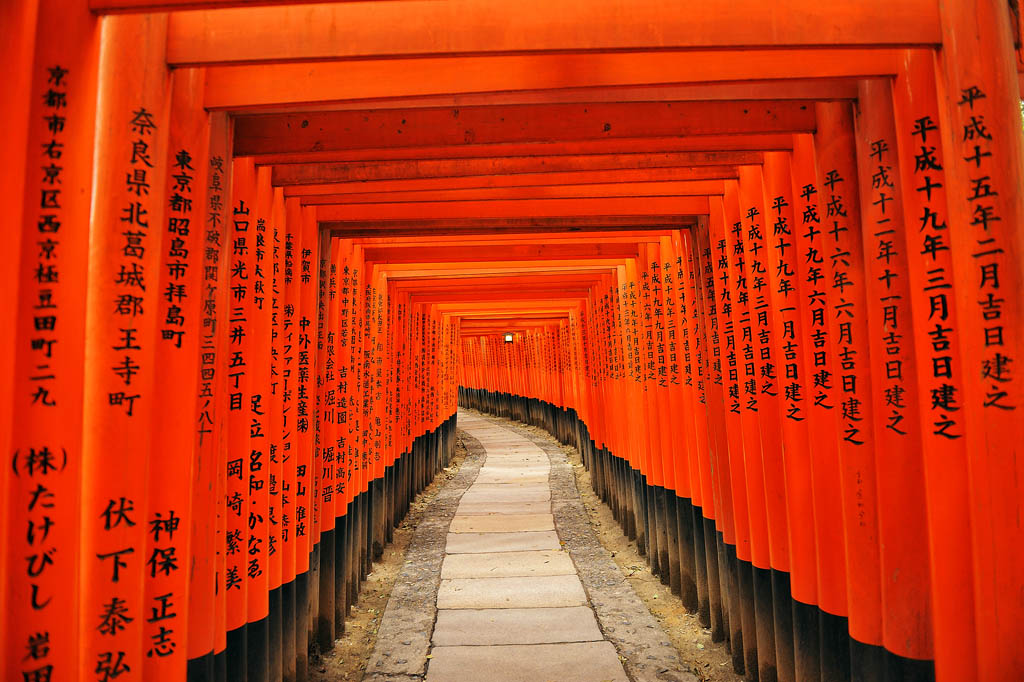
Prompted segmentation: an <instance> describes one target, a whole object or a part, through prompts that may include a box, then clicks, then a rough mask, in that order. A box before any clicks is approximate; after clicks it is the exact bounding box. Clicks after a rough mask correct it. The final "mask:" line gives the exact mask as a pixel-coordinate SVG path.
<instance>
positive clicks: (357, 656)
mask: <svg viewBox="0 0 1024 682" xmlns="http://www.w3.org/2000/svg"><path fill="white" fill-rule="evenodd" d="M465 458H466V447H465V445H463V443H462V439H461V438H457V439H456V442H455V455H454V457H453V458H452V462H451V464H450V465H449V467H448V468H447V469H445V470H444V471H443V472H441V474H440V475H438V476H437V478H435V479H434V482H433V483H431V484H430V485H429V486H428V487H427V489H426V490H424V491H423V493H422V494H420V496H419V497H417V498H416V501H415V502H413V504H412V506H411V507H410V508H409V513H408V514H406V517H405V519H404V520H403V521H402V523H400V524H399V526H398V528H396V529H395V539H394V542H392V543H391V544H389V545H388V546H387V547H385V548H384V555H383V556H382V557H381V559H380V561H379V562H377V563H375V564H374V565H373V571H371V572H370V574H369V575H368V576H367V577H366V580H365V581H364V582H363V589H362V591H360V593H359V602H358V603H357V604H356V605H354V606H353V607H352V615H351V616H349V618H348V620H347V621H345V634H343V635H342V636H341V638H339V639H336V640H334V651H331V652H329V653H327V654H325V655H323V656H320V657H319V659H318V660H311V661H310V666H309V667H310V678H311V679H312V681H313V682H338V681H339V680H361V679H363V673H364V672H365V671H366V664H367V661H368V660H369V658H370V654H371V653H372V652H373V648H374V646H375V645H376V643H377V628H378V626H379V625H380V619H381V616H383V615H384V608H385V607H386V606H387V603H388V597H389V596H390V595H391V588H392V587H393V586H394V584H395V580H396V579H397V578H398V573H399V572H400V571H401V569H402V564H404V563H405V550H406V548H407V547H408V546H409V541H410V540H411V539H412V536H413V533H414V532H415V530H416V525H417V524H418V523H419V522H420V519H422V518H423V512H424V510H425V509H426V507H427V505H428V504H429V503H430V501H431V500H432V499H433V498H434V495H436V494H437V491H438V490H439V489H440V488H441V487H443V486H444V484H445V483H447V482H448V481H449V480H450V479H452V478H454V477H455V474H456V473H458V471H459V466H460V465H461V464H462V461H463V460H464V459H465Z"/></svg>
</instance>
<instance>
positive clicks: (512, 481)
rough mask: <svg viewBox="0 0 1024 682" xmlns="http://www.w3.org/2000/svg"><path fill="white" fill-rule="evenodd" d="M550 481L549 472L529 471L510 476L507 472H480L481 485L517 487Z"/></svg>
mask: <svg viewBox="0 0 1024 682" xmlns="http://www.w3.org/2000/svg"><path fill="white" fill-rule="evenodd" d="M547 479H548V472H547V471H527V472H524V473H522V474H510V473H508V472H507V471H495V472H487V473H486V474H485V473H484V472H482V471H481V472H480V484H481V485H486V484H497V485H515V486H521V485H524V484H526V483H544V482H546V481H547Z"/></svg>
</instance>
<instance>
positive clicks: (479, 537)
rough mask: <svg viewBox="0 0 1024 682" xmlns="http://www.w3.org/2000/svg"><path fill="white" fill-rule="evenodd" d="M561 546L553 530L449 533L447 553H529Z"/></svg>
mask: <svg viewBox="0 0 1024 682" xmlns="http://www.w3.org/2000/svg"><path fill="white" fill-rule="evenodd" d="M560 546H561V545H559V542H558V535H557V534H556V533H555V531H553V530H546V531H536V532H529V533H448V543H447V545H446V546H445V551H446V552H448V553H449V554H466V553H469V552H475V553H482V552H527V551H530V550H537V549H558V548H559V547H560Z"/></svg>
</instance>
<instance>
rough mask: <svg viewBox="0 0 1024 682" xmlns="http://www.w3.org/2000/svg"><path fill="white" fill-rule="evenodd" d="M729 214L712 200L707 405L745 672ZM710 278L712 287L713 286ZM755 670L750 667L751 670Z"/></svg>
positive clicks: (737, 660) (751, 644)
mask: <svg viewBox="0 0 1024 682" xmlns="http://www.w3.org/2000/svg"><path fill="white" fill-rule="evenodd" d="M730 203H731V204H732V205H730ZM730 220H732V222H733V223H735V222H737V221H738V220H739V207H738V205H736V204H735V199H733V200H732V201H731V202H730V201H714V200H712V201H711V214H710V217H709V220H708V239H709V244H710V253H709V254H708V255H707V262H709V263H710V265H711V270H710V271H708V272H707V278H708V284H709V286H708V287H707V296H708V299H707V300H708V304H707V309H708V313H709V315H710V314H712V306H714V310H715V314H716V318H717V328H713V329H712V331H711V332H710V333H711V338H712V343H713V344H714V345H717V346H718V353H717V357H716V362H717V364H718V367H719V370H718V371H719V372H720V373H721V376H722V380H721V381H722V392H721V394H720V396H721V397H720V402H716V403H714V404H711V405H709V410H711V411H713V412H715V413H717V414H716V415H715V416H714V417H712V424H713V426H714V428H715V430H716V432H717V441H718V447H717V449H716V450H717V460H718V462H717V465H718V466H717V468H718V471H719V477H720V479H721V486H722V499H723V509H725V510H727V513H728V512H729V511H731V514H732V516H731V519H729V518H728V517H727V518H726V528H727V531H726V536H725V542H726V543H729V540H730V539H729V531H731V532H732V543H730V544H731V545H732V546H731V547H727V551H729V552H730V556H729V557H728V569H727V573H728V579H727V583H728V590H727V591H728V593H729V627H730V630H731V632H730V639H729V641H730V648H731V651H732V660H733V668H734V669H735V670H736V672H737V673H743V671H744V670H747V669H748V668H750V667H751V664H753V669H754V670H756V669H757V664H756V657H755V656H756V654H755V651H756V650H755V646H756V644H755V642H756V637H755V634H754V618H753V612H752V611H751V610H750V609H752V606H753V603H752V601H745V599H746V597H748V596H750V595H752V589H753V588H752V586H751V585H750V584H749V582H750V578H749V571H750V568H749V563H750V556H751V554H750V552H751V550H750V516H749V512H748V506H747V497H746V492H745V490H744V485H745V483H744V482H745V477H744V474H743V443H742V428H741V425H740V404H739V395H740V381H739V371H740V370H739V359H738V356H737V353H736V337H737V334H736V329H735V325H734V323H733V319H732V309H733V306H734V305H735V300H734V299H735V296H734V293H733V289H732V287H731V286H730V285H731V280H732V277H731V276H730V270H729V263H730V258H729V244H728V241H727V240H726V236H725V232H726V230H727V229H729V222H730ZM712 282H713V286H714V288H713V289H712V288H711V286H710V285H711V283H712ZM712 297H713V298H712ZM713 352H714V349H713ZM713 371H714V370H713ZM716 397H717V396H716ZM730 521H731V523H730ZM748 651H749V652H750V655H749V656H748V655H747V652H748ZM752 674H753V673H752V672H748V675H752Z"/></svg>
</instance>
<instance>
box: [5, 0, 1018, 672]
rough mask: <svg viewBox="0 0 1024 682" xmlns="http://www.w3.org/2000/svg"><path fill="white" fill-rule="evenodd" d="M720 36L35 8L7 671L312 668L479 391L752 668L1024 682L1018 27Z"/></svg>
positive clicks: (24, 61) (674, 21)
mask: <svg viewBox="0 0 1024 682" xmlns="http://www.w3.org/2000/svg"><path fill="white" fill-rule="evenodd" d="M685 4H686V5H688V6H685V7H683V6H675V5H669V4H662V3H659V2H655V1H653V0H632V1H630V0H563V1H561V2H550V1H548V0H518V1H516V2H512V1H511V0H435V1H431V2H414V1H410V0H395V1H392V2H354V3H336V4H320V5H311V4H298V3H295V2H291V3H289V2H276V3H275V2H272V1H270V0H256V1H255V2H243V1H242V0H8V1H6V2H0V51H2V55H3V57H2V64H3V67H4V72H5V74H4V86H3V88H4V97H3V106H2V107H0V121H2V122H0V129H2V130H3V131H4V141H3V145H2V149H0V155H2V158H3V163H0V174H2V180H0V188H2V189H0V191H2V193H3V197H4V204H3V205H4V210H5V216H6V217H5V219H4V228H3V235H4V245H5V252H6V253H7V254H8V256H9V259H8V260H7V266H5V267H3V268H2V275H0V277H2V281H3V286H2V295H3V305H2V306H0V311H2V315H3V319H2V322H0V324H2V326H3V328H4V330H5V333H3V334H2V335H0V340H2V344H3V346H2V349H0V356H2V357H3V358H4V362H3V369H2V376H0V382H2V384H3V386H4V390H3V391H0V396H2V400H3V403H2V406H0V414H2V421H0V437H2V439H3V442H4V444H5V446H6V451H5V455H6V460H5V466H3V467H2V468H0V471H2V474H0V484H2V487H3V491H2V492H3V495H2V497H3V501H4V508H3V523H2V524H0V529H2V530H0V532H2V534H3V537H2V538H0V547H2V557H3V560H2V561H0V571H2V572H3V576H2V577H3V583H4V586H5V587H4V590H3V592H2V597H0V598H2V603H0V627H2V631H0V640H2V642H3V647H4V653H3V656H2V659H3V664H2V665H3V679H4V680H7V681H10V682H16V681H17V682H22V681H24V682H49V681H54V682H56V681H61V682H64V681H69V680H83V681H86V680H88V681H93V680H95V681H98V682H108V681H110V680H118V681H119V682H126V681H129V680H132V681H134V680H146V681H147V682H152V681H156V682H165V681H166V682H171V681H175V682H176V681H180V680H186V679H187V680H190V681H199V680H203V681H206V680H248V681H253V682H255V681H263V680H275V681H276V680H289V681H291V680H306V679H308V676H309V658H308V652H310V651H316V650H320V651H324V650H327V649H330V648H331V646H332V642H333V640H334V638H335V637H336V636H338V634H339V633H340V632H342V631H343V629H344V627H345V617H346V613H347V612H348V610H349V608H350V607H351V605H352V604H353V603H354V602H355V601H356V599H357V598H358V588H359V584H360V580H361V578H362V577H364V576H365V575H366V573H367V570H368V568H369V566H370V565H371V562H372V560H373V559H374V558H375V557H378V556H379V555H380V552H381V547H382V545H383V544H384V543H386V542H387V541H388V538H389V537H391V534H392V530H393V528H394V525H395V523H396V522H397V521H398V520H399V519H401V518H402V517H403V514H404V512H405V511H406V510H407V508H408V506H409V504H410V502H411V500H412V499H413V497H414V496H415V494H416V493H417V492H418V491H420V490H421V489H422V488H424V486H425V485H426V484H427V483H428V482H429V481H430V480H431V479H432V478H433V476H434V474H435V473H436V472H437V471H438V470H439V469H440V468H441V467H443V466H445V465H446V464H447V462H448V461H449V458H450V456H451V454H452V451H453V444H454V428H455V415H456V407H457V404H462V405H464V406H467V407H475V408H478V409H481V410H485V411H489V412H493V413H496V414H499V415H505V416H509V417H513V418H517V419H521V420H525V421H529V422H531V423H534V424H539V425H543V426H545V427H547V428H548V429H549V430H550V431H552V433H554V434H555V435H556V436H557V437H558V438H560V439H561V440H562V441H563V442H567V443H570V444H574V445H575V446H576V447H578V448H579V449H580V450H581V452H582V454H583V457H584V461H585V463H586V466H587V467H589V469H590V471H591V473H592V476H593V480H594V482H595V487H596V489H597V492H598V493H599V494H600V496H602V497H603V498H604V500H605V501H606V502H607V503H608V504H609V505H611V506H612V507H613V509H614V512H615V514H616V517H617V519H618V521H619V522H620V523H621V524H622V526H623V529H624V531H625V532H627V533H628V534H629V535H630V536H633V537H635V538H636V539H637V540H638V543H639V547H640V549H641V551H642V552H643V553H644V554H645V555H646V557H647V559H648V561H650V564H651V566H652V568H653V570H654V571H655V573H656V574H657V575H659V576H660V578H661V579H662V580H663V581H666V582H668V583H669V584H670V585H671V587H672V588H673V589H674V590H676V591H677V592H678V594H679V598H680V599H681V600H682V602H683V604H684V605H685V606H686V608H687V609H690V610H692V611H695V612H696V613H697V614H698V619H699V621H700V622H701V623H702V624H704V625H705V626H709V627H710V628H711V629H712V634H713V637H714V638H715V639H716V640H719V641H722V640H724V642H725V646H728V647H729V651H730V652H731V656H732V660H733V665H734V667H735V669H736V671H737V672H742V673H743V674H744V675H746V676H747V678H748V679H758V678H759V679H762V680H773V679H776V677H777V678H778V679H781V680H845V679H857V680H881V679H886V680H903V679H906V680H911V679H913V680H917V679H931V678H935V679H938V680H942V681H954V680H955V681H957V682H964V681H969V680H1021V679H1024V634H1022V632H1024V625H1022V623H1024V532H1022V520H1021V518H1022V513H1021V512H1022V505H1024V502H1022V497H1024V492H1022V486H1024V457H1021V454H1022V450H1024V407H1022V402H1024V391H1022V386H1021V383H1022V377H1024V368H1022V367H1021V365H1020V359H1021V356H1022V352H1024V349H1022V343H1024V326H1022V324H1021V320H1022V317H1021V315H1022V310H1021V300H1020V299H1019V298H1017V294H1018V293H1020V292H1021V289H1022V285H1024V282H1022V247H1024V244H1022V234H1024V233H1022V230H1021V224H1022V221H1024V195H1022V192H1021V172H1022V168H1024V165H1022V149H1024V147H1022V143H1024V140H1022V134H1021V117H1020V112H1019V110H1018V105H1019V100H1020V81H1019V77H1018V67H1020V66H1021V65H1022V64H1024V61H1022V60H1021V59H1020V53H1019V52H1018V51H1017V46H1019V44H1020V39H1019V37H1020V22H1019V19H1018V16H1017V14H1016V13H1015V7H1016V3H1015V2H1003V1H1000V0H975V1H969V0H950V1H948V2H941V3H940V2H938V0H833V1H832V2H827V3H822V2H820V1H818V0H785V1H780V2H765V1H763V0H760V1H755V0H730V1H728V2H726V1H725V0H714V1H710V0H705V1H704V2H700V3H685ZM8 330H10V333H8Z"/></svg>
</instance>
